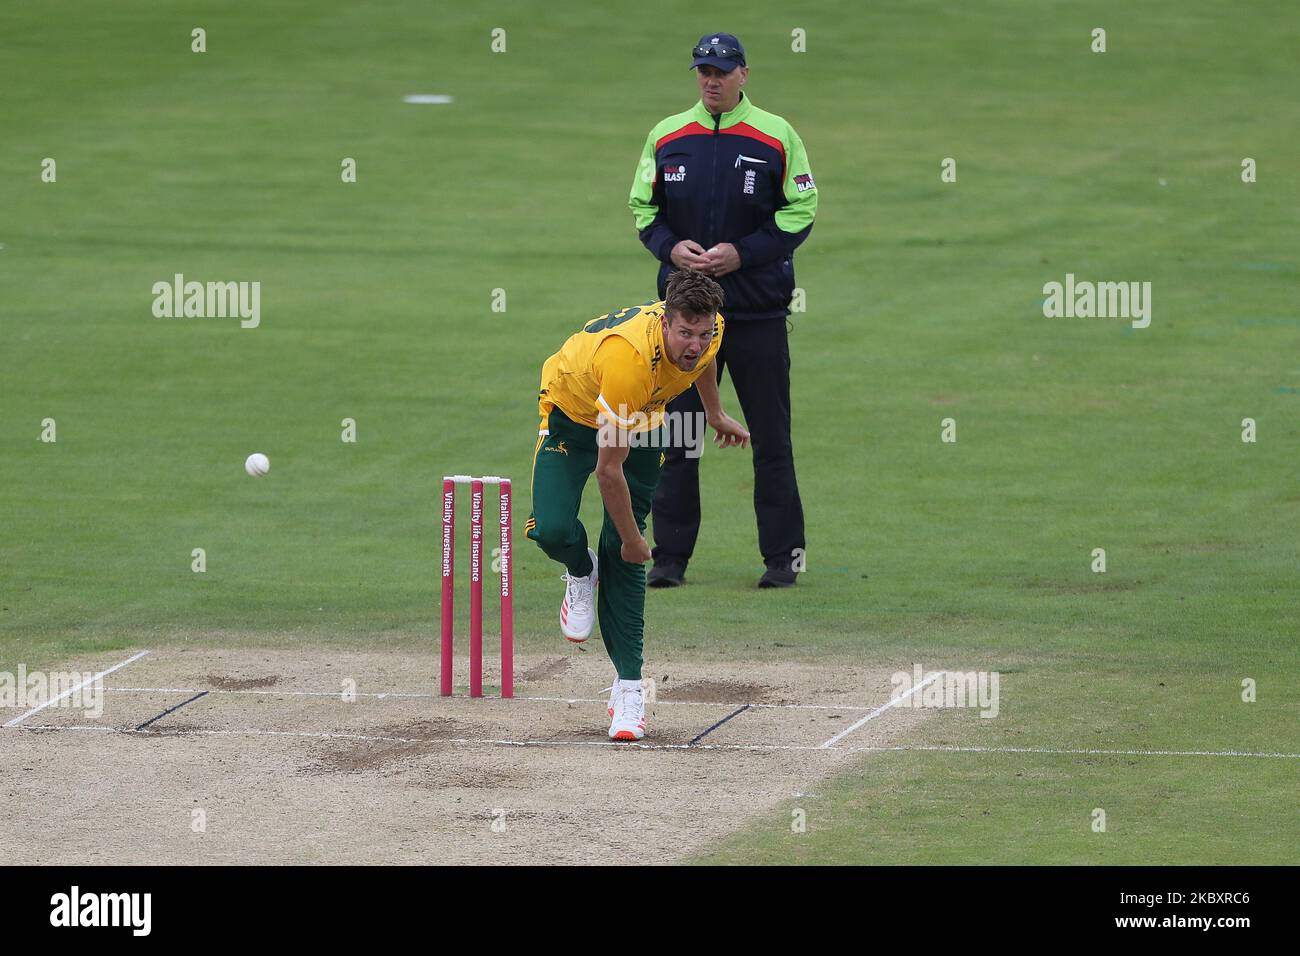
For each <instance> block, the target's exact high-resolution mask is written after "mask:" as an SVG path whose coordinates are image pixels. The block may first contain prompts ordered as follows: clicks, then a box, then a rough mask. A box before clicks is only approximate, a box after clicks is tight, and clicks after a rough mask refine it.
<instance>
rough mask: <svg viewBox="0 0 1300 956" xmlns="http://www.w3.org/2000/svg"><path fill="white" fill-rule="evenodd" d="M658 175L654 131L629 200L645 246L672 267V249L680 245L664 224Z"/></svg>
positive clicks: (647, 139) (643, 152) (646, 147)
mask: <svg viewBox="0 0 1300 956" xmlns="http://www.w3.org/2000/svg"><path fill="white" fill-rule="evenodd" d="M657 174H658V167H657V165H656V163H655V133H654V130H651V131H650V135H649V136H647V137H646V141H645V147H644V148H643V149H642V150H641V159H640V161H639V162H638V163H637V167H636V175H635V176H634V177H633V178H632V192H631V194H630V195H629V196H628V197H627V204H628V208H630V209H631V210H632V217H633V219H634V221H635V222H636V228H637V232H638V233H639V234H640V237H641V242H642V244H644V245H645V247H646V248H647V249H649V250H650V254H651V255H653V256H654V257H655V258H656V259H658V260H659V261H660V262H665V263H669V264H671V262H672V251H673V246H675V245H677V243H678V242H679V239H678V237H677V236H676V235H674V233H673V231H672V229H670V228H669V227H668V224H667V223H666V222H664V217H663V198H664V197H663V184H662V183H660V182H659V181H658V175H657Z"/></svg>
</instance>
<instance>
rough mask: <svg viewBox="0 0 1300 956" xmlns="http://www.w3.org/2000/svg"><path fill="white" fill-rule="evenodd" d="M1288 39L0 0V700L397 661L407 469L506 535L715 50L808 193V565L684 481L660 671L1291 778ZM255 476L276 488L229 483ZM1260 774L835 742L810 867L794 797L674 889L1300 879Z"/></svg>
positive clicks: (413, 541)
mask: <svg viewBox="0 0 1300 956" xmlns="http://www.w3.org/2000/svg"><path fill="white" fill-rule="evenodd" d="M1288 17H1290V18H1292V20H1293V18H1294V10H1293V4H1291V3H1290V2H1285V0H1278V2H1253V3H1249V4H1237V5H1231V6H1225V5H1224V4H1222V3H1218V2H1214V0H1179V2H1159V3H1146V4H1132V3H1128V2H1107V3H1087V2H1073V0H1072V2H1031V0H1023V2H981V3H962V4H953V3H939V2H910V0H906V2H905V0H895V2H886V3H879V4H872V5H870V6H869V7H864V6H863V5H861V4H856V3H823V4H816V5H812V6H810V7H808V8H806V9H805V8H800V9H797V10H796V9H794V8H791V7H789V5H786V4H778V3H771V2H754V3H750V4H747V5H746V6H745V7H744V8H743V10H739V11H738V12H737V14H736V15H735V17H734V18H732V19H728V20H726V22H725V23H724V22H721V21H716V20H713V19H712V18H711V17H702V16H701V15H700V14H699V13H698V5H695V4H686V3H677V4H673V3H667V4H658V5H656V6H654V7H653V8H649V7H646V6H645V5H643V4H632V3H608V4H601V5H599V6H593V7H592V8H591V9H590V10H587V11H585V12H584V13H582V14H581V15H577V14H575V13H573V12H571V8H568V7H564V6H558V7H557V6H553V5H536V4H500V5H496V6H495V7H481V6H478V5H457V4H437V5H432V4H428V3H415V2H392V3H371V4H357V3H352V2H347V3H345V2H333V0H311V2H284V3H276V4H275V5H273V6H267V5H254V4H246V5H241V6H239V7H237V6H236V5H234V4H212V3H177V4H167V5H165V7H160V6H159V5H158V4H156V3H144V2H125V0H120V2H115V3H113V4H112V5H105V4H101V3H89V2H80V3H72V2H70V3H40V2H33V3H25V4H21V5H9V6H8V7H7V8H6V9H5V11H4V12H3V13H0V67H3V73H4V75H5V76H6V77H7V80H6V82H5V83H4V84H2V85H0V117H3V120H2V121H0V124H2V125H0V244H2V245H3V248H2V249H0V323H2V325H3V327H2V329H0V333H2V339H0V341H2V342H3V347H2V348H0V382H2V384H0V389H2V390H3V391H2V393H0V395H2V398H3V402H2V405H0V502H2V503H3V504H2V508H3V512H2V513H0V596H2V598H3V600H2V601H0V606H2V607H3V610H2V611H0V669H5V668H10V667H11V666H13V665H15V664H16V663H17V662H25V663H26V664H27V665H28V667H37V666H41V665H44V664H49V663H52V662H66V661H75V660H77V659H78V657H79V656H83V655H85V654H87V653H89V652H91V651H98V650H105V649H113V648H118V647H126V646H142V645H147V646H159V647H163V646H167V645H169V644H179V643H183V642H192V641H198V640H212V641H217V640H219V641H221V642H223V643H225V644H231V643H241V644H245V645H249V646H294V645H296V644H298V643H301V642H310V643H312V644H313V645H325V646H327V647H328V646H336V647H339V648H345V647H381V646H382V647H395V648H402V649H407V650H414V649H417V648H428V649H429V652H430V653H432V652H433V650H432V648H433V621H434V619H435V615H436V600H437V598H436V593H435V583H436V581H435V577H434V564H435V556H436V547H435V540H436V528H435V525H436V502H435V498H436V495H437V491H438V481H437V479H438V478H439V477H440V476H441V475H442V474H444V473H449V472H468V471H473V472H477V473H488V474H492V473H496V474H507V475H512V476H515V477H516V478H517V479H519V484H520V488H521V495H520V502H519V507H518V510H519V511H521V512H526V510H527V496H526V490H527V474H528V468H529V462H530V458H531V453H532V449H533V444H534V440H535V437H536V432H535V427H534V422H535V420H536V419H535V397H534V396H535V391H536V385H537V374H538V368H539V366H540V362H541V360H542V359H543V358H544V357H545V356H546V355H547V354H548V353H549V352H550V351H552V350H553V349H554V347H555V346H556V345H557V344H558V343H559V342H560V341H561V340H562V339H563V338H564V337H565V336H566V335H567V334H569V333H570V332H571V331H572V330H573V329H575V328H576V327H577V326H578V325H579V324H580V323H581V322H582V321H584V320H585V319H587V318H589V317H591V316H592V315H595V314H596V313H598V312H602V311H607V310H608V309H610V308H612V307H616V306H622V305H626V304H629V303H633V302H637V301H642V300H644V299H646V298H648V297H650V296H652V295H653V287H652V282H653V277H654V263H653V261H652V260H651V258H650V257H649V255H648V254H647V253H646V252H645V251H644V250H643V249H642V248H641V246H640V244H639V243H638V242H637V241H636V236H635V233H634V231H633V228H632V221H631V216H630V214H629V213H628V212H627V210H626V208H625V205H624V203H625V199H626V194H627V190H628V186H629V185H630V182H631V178H632V175H633V172H634V168H635V164H636V159H637V156H638V155H639V150H640V148H641V145H642V143H643V141H644V137H645V135H646V132H647V130H648V129H649V128H650V127H651V125H653V124H654V123H655V122H656V121H657V120H658V119H660V118H661V117H662V116H664V115H667V114H669V113H672V112H676V111H678V110H681V109H685V108H686V107H688V106H689V105H690V103H691V102H693V100H694V87H693V79H692V77H691V75H690V74H689V73H688V72H687V70H686V63H687V61H686V59H685V58H686V52H687V50H688V49H689V45H690V43H691V42H692V41H693V40H694V39H695V38H696V37H697V36H698V35H699V34H700V33H702V32H703V31H704V30H708V29H719V28H725V29H728V30H731V31H733V32H735V33H737V34H739V35H740V36H741V38H742V39H743V40H744V41H745V43H746V46H747V48H748V50H749V54H750V62H751V66H752V74H751V77H750V82H749V86H748V87H747V89H749V91H750V92H751V93H752V95H753V99H754V101H755V102H756V103H757V104H758V105H759V106H762V107H764V108H766V109H769V110H772V111H774V112H778V113H781V114H784V115H786V116H787V117H788V118H789V119H790V120H791V121H792V122H793V123H794V124H795V126H796V128H797V129H798V130H799V132H800V134H801V135H802V137H803V139H804V141H805V143H806V145H807V147H808V151H809V155H810V158H811V161H812V164H813V169H814V171H815V173H816V177H817V183H818V186H819V189H820V191H821V214H820V217H819V219H818V223H817V226H816V228H815V229H814V231H813V235H812V237H811V239H810V240H809V241H808V243H807V244H806V245H805V246H804V247H803V249H802V250H801V251H800V253H799V256H798V262H797V268H798V278H799V285H800V286H801V287H803V288H804V289H806V290H807V301H808V311H807V312H806V313H804V314H801V315H796V316H795V317H794V333H793V335H792V339H791V348H792V353H793V363H794V373H793V374H794V403H795V443H796V450H797V464H798V468H799V477H800V485H801V490H802V494H803V499H804V503H805V509H806V512H807V519H808V539H809V552H808V573H807V574H806V575H805V576H804V578H803V580H802V581H801V583H800V585H799V587H798V588H796V589H795V590H794V591H792V592H780V593H772V592H756V591H755V590H753V583H754V581H755V580H756V578H757V575H758V573H759V571H760V570H761V567H760V562H759V560H758V555H757V548H756V534H755V531H754V527H753V514H752V509H751V506H750V494H751V489H752V480H751V472H750V467H749V461H748V458H747V456H746V455H744V454H734V453H719V452H717V451H716V450H710V451H709V452H707V453H706V457H705V461H704V475H705V478H704V495H705V508H706V525H705V529H704V531H703V533H702V536H701V544H700V548H699V551H698V553H697V556H696V560H695V562H694V564H693V565H692V569H691V579H692V581H693V582H694V584H693V586H692V587H690V588H687V589H684V590H681V591H678V592H670V593H665V594H660V593H653V594H652V595H651V598H650V602H649V604H650V607H649V612H648V616H649V621H650V623H649V631H648V647H649V656H650V657H651V659H653V658H654V656H655V655H661V656H665V657H668V656H672V657H676V658H679V659H680V658H690V657H695V658H699V659H703V658H708V659H720V660H726V659H741V658H746V659H756V660H779V659H793V660H805V661H809V660H811V661H816V662H819V663H822V664H824V665H825V666H826V667H828V668H833V667H835V666H836V665H837V664H839V663H844V664H848V663H851V662H859V661H862V662H870V663H875V664H882V665H884V666H890V667H895V666H896V667H897V668H898V669H902V670H910V667H911V664H912V662H913V661H920V662H922V663H924V664H926V665H927V666H931V667H937V666H953V667H962V668H965V669H978V670H998V671H1000V672H1002V673H1003V674H1004V677H1003V686H1002V702H1001V711H1002V715H1001V717H1000V718H999V719H997V720H987V721H981V720H978V719H974V720H972V719H970V718H971V717H972V716H973V715H972V714H970V713H963V714H956V713H944V714H940V715H938V716H937V717H936V718H935V719H934V720H932V721H930V722H929V723H928V724H927V725H926V728H925V730H924V733H925V734H926V735H927V736H926V737H925V738H924V740H920V739H918V741H917V742H925V743H936V742H938V743H947V744H953V745H964V746H987V747H1039V748H1047V749H1070V748H1101V749H1119V750H1146V749H1158V750H1195V751H1219V750H1237V751H1252V752H1256V751H1257V752H1281V753H1291V754H1294V753H1296V752H1298V751H1300V739H1298V738H1300V733H1298V732H1297V726H1298V725H1300V721H1298V718H1300V706H1298V705H1297V694H1296V690H1295V688H1296V684H1297V678H1298V677H1300V651H1298V649H1297V644H1298V642H1297V631H1298V630H1300V628H1298V627H1297V603H1298V601H1297V587H1296V582H1297V568H1298V567H1300V554H1298V553H1297V552H1298V545H1297V542H1300V483H1298V480H1297V479H1298V471H1297V463H1298V461H1300V456H1298V455H1297V448H1298V447H1300V309H1298V308H1297V305H1296V301H1297V291H1298V290H1300V283H1298V282H1297V279H1298V278H1300V276H1298V273H1297V254H1296V250H1297V246H1296V241H1295V210H1296V209H1297V208H1300V188H1298V187H1297V169H1296V156H1297V155H1300V133H1297V130H1300V102H1298V101H1297V100H1296V97H1295V95H1294V79H1295V69H1294V67H1295V52H1294V43H1293V38H1292V37H1290V36H1289V34H1288V31H1287V30H1285V29H1282V27H1283V25H1284V24H1285V23H1286V22H1288ZM195 26H202V27H204V28H205V29H206V30H207V47H208V52H206V53H204V54H194V53H191V52H190V39H189V38H190V30H191V29H192V28H193V27H195ZM1098 26H1101V27H1105V28H1106V30H1107V31H1108V48H1109V49H1108V52H1106V53H1105V54H1093V53H1091V52H1089V32H1090V31H1091V30H1092V29H1093V28H1094V27H1098ZM494 27H502V28H504V29H505V30H506V31H507V52H506V53H504V54H493V53H491V52H490V50H489V33H490V31H491V30H492V29H493V28H494ZM796 27H797V28H802V29H805V30H806V31H807V38H808V39H807V49H808V52H806V53H802V54H798V53H793V52H791V51H790V31H791V30H792V29H794V28H796ZM408 93H446V94H451V95H453V96H454V97H455V102H454V104H452V105H450V106H412V105H407V104H404V103H403V102H402V96H403V95H405V94H408ZM45 157H52V158H54V159H55V160H56V161H57V164H58V166H57V170H58V181H57V183H53V184H47V183H42V182H41V181H40V178H39V177H40V163H41V160H42V159H43V158H45ZM344 157H352V158H354V159H355V160H356V162H357V166H358V182H357V183H355V184H343V183H341V182H340V176H339V171H340V162H341V160H342V159H343V158H344ZM944 157H954V158H956V159H957V162H958V181H957V182H956V183H955V184H944V183H941V182H940V179H939V164H940V161H941V160H942V159H943V158H944ZM1243 157H1252V158H1254V159H1255V160H1256V161H1257V162H1258V170H1259V174H1258V175H1259V181H1258V182H1257V183H1255V184H1251V185H1247V184H1243V183H1242V181H1241V178H1240V164H1241V161H1242V159H1243ZM176 272H181V273H184V274H185V276H186V277H187V278H191V279H198V280H208V279H213V280H258V281H260V282H261V283H262V303H261V305H262V324H261V326H260V327H259V328H257V329H247V330H241V329H240V328H238V325H237V323H235V322H234V321H232V320H200V319H180V320H167V319H155V318H153V316H152V315H151V311H150V308H151V303H152V295H151V292H150V288H151V286H152V284H153V283H154V282H156V281H159V280H168V279H170V277H171V276H172V275H173V274H174V273H176ZM1067 272H1072V273H1074V274H1075V275H1076V276H1078V277H1079V278H1080V279H1091V280H1146V281H1150V282H1152V283H1153V284H1154V318H1153V321H1152V324H1151V327H1150V328H1148V329H1145V330H1134V329H1131V328H1129V327H1128V325H1127V323H1125V322H1123V321H1120V320H1101V319H1046V318H1044V317H1043V315H1042V312H1041V299H1042V294H1041V289H1042V286H1043V284H1044V283H1046V282H1049V281H1054V280H1055V281H1060V280H1062V279H1063V278H1064V276H1065V274H1066V273H1067ZM497 288H501V289H505V290H506V294H507V311H506V312H505V313H494V312H493V311H491V295H492V290H493V289H497ZM724 399H726V400H728V401H729V403H730V406H731V408H732V409H733V410H735V400H734V395H733V394H732V393H731V392H730V390H729V387H728V388H726V389H724ZM345 417H351V418H353V419H355V420H356V422H357V428H358V438H359V440H358V442H357V443H356V444H344V443H342V442H341V441H340V440H339V431H340V428H339V425H340V421H341V419H343V418H345ZM945 417H952V418H955V419H956V420H957V423H958V425H957V429H958V441H957V443H956V444H942V443H941V442H940V441H939V426H940V419H942V418H945ZM1247 417H1249V418H1253V419H1255V421H1256V422H1257V423H1258V441H1257V442H1256V443H1254V444H1245V443H1243V442H1242V441H1241V438H1240V434H1241V421H1242V419H1243V418H1247ZM45 418H53V419H55V420H56V422H57V430H58V431H57V434H58V441H57V443H54V444H46V443H42V442H40V441H39V440H38V437H39V435H40V431H41V422H42V420H43V419H45ZM252 451H263V452H266V453H267V454H268V455H269V456H270V458H271V461H272V472H271V474H270V476H269V477H268V478H267V479H264V480H259V481H254V480H252V479H249V478H247V477H246V476H245V475H244V473H243V471H242V468H241V464H242V462H243V459H244V457H245V456H246V455H247V454H249V453H250V452H252ZM588 497H589V500H588V502H587V507H586V508H585V510H584V514H585V515H587V516H588V517H589V518H590V519H591V520H592V521H594V520H595V519H596V517H597V515H598V513H599V504H598V495H597V493H596V489H595V487H594V485H593V486H592V487H591V488H590V490H589V496H588ZM521 524H522V522H521ZM519 543H520V547H519V549H518V558H519V560H518V565H517V577H518V586H517V594H518V597H519V601H518V610H517V615H516V616H517V622H518V623H517V628H518V631H519V643H520V647H521V650H522V651H523V652H526V653H542V652H545V651H548V650H551V649H558V647H559V644H558V641H559V638H558V635H557V634H556V633H555V628H554V624H553V617H554V611H555V607H554V605H555V603H556V600H557V597H558V593H557V589H558V582H557V580H556V579H557V576H558V571H557V569H556V568H554V567H553V566H551V565H550V564H549V563H548V562H547V561H546V560H545V559H544V557H543V556H542V555H541V553H540V552H539V551H537V550H536V549H535V548H533V547H531V546H529V545H528V543H527V542H525V541H523V540H522V536H519ZM198 547H201V548H204V549H205V550H206V554H207V562H208V570H207V572H206V573H205V574H195V573H193V572H191V570H190V560H191V558H190V554H191V550H192V549H194V548H198ZM1099 547H1100V548H1105V549H1106V552H1107V561H1108V571H1107V572H1106V574H1105V575H1096V574H1093V573H1091V572H1090V570H1089V555H1090V552H1091V551H1092V549H1093V548H1099ZM462 554H463V551H462ZM1247 677H1250V678H1253V679H1254V680H1256V681H1257V682H1258V700H1257V702H1255V703H1253V704H1246V703H1243V702H1241V700H1240V686H1241V681H1242V679H1243V678H1247ZM1298 768H1300V762H1297V761H1295V760H1288V759H1285V758H1244V757H1243V758H1209V757H1200V758H1192V757H1159V758H1157V757H1140V756H1129V757H1080V756H1071V755H1049V754H1032V755H1026V754H1017V755H1011V754H988V753H942V752H934V751H929V752H909V753H899V754H877V755H871V756H869V757H867V758H864V759H863V760H862V761H861V763H860V765H858V766H857V767H856V768H855V769H853V770H852V772H850V773H848V774H847V775H845V776H843V777H842V778H840V779H837V780H835V781H833V782H830V783H827V784H826V785H824V786H822V785H818V786H817V787H816V788H815V792H816V794H817V796H815V797H809V798H806V799H805V798H800V799H799V800H798V801H796V803H798V804H799V806H800V807H801V808H803V809H805V810H806V812H807V814H808V830H807V832H806V833H804V834H800V835H793V834H791V833H790V828H789V819H790V817H789V811H790V809H791V807H782V808H780V809H779V811H778V812H776V813H774V814H773V815H772V817H771V818H770V819H768V820H766V821H764V822H762V823H760V824H759V825H758V826H756V827H754V828H753V829H752V830H746V831H743V832H740V833H738V834H736V835H735V836H734V837H733V838H731V839H730V840H728V841H727V842H726V843H725V844H723V845H722V846H719V847H718V848H716V850H715V851H714V852H712V853H710V854H709V855H707V857H706V859H708V860H713V861H728V862H751V861H798V862H809V863H815V862H880V863H902V862H914V861H916V862H920V861H925V862H963V863H968V862H1011V861H1028V862H1042V863H1048V862H1080V861H1095V862H1123V863H1166V862H1168V863H1191V862H1274V863H1297V862H1300V857H1298V855H1297V851H1296V847H1297V846H1300V818H1297V815H1296V813H1295V793H1296V785H1297V778H1298V776H1300V774H1298V772H1297V771H1298ZM791 806H794V804H792V805H791ZM1096 807H1102V808H1107V810H1108V817H1109V826H1108V832H1107V833H1105V834H1094V833H1092V832H1091V830H1090V827H1089V823H1090V816H1089V815H1090V813H1091V811H1092V810H1093V809H1094V808H1096Z"/></svg>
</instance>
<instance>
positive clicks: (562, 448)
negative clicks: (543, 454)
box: [542, 441, 569, 455]
mask: <svg viewBox="0 0 1300 956" xmlns="http://www.w3.org/2000/svg"><path fill="white" fill-rule="evenodd" d="M542 451H558V452H559V453H560V454H561V455H567V454H568V453H569V449H568V446H566V445H565V444H564V442H563V441H560V442H556V443H555V444H554V445H546V446H544V447H543V448H542Z"/></svg>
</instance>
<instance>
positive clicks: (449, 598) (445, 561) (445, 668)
mask: <svg viewBox="0 0 1300 956" xmlns="http://www.w3.org/2000/svg"><path fill="white" fill-rule="evenodd" d="M455 552H456V482H454V481H452V480H451V479H450V478H444V479H443V480H442V639H441V641H440V643H439V651H440V652H441V655H442V673H441V679H442V688H441V689H442V696H443V697H450V696H451V678H452V669H453V665H452V660H453V658H452V647H451V645H452V629H453V619H454V618H453V615H452V608H453V605H454V602H455V597H454V595H455V592H456V586H455V585H456V580H455V579H456V553H455Z"/></svg>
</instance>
